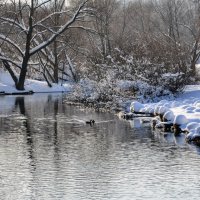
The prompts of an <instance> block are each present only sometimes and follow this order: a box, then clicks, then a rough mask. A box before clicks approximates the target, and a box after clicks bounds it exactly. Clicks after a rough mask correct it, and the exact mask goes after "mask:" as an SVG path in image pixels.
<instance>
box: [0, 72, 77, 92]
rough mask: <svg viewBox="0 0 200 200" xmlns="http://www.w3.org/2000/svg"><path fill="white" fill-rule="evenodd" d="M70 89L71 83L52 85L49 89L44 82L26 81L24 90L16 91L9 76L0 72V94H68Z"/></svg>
mask: <svg viewBox="0 0 200 200" xmlns="http://www.w3.org/2000/svg"><path fill="white" fill-rule="evenodd" d="M72 88H73V84H72V83H64V84H63V85H59V84H52V87H49V86H48V85H47V83H46V82H45V81H37V80H30V79H27V80H26V81H25V90H24V91H19V90H16V88H15V84H14V82H13V80H12V78H11V77H10V75H9V74H8V73H5V72H2V71H0V94H16V93H17V94H19V93H26V92H30V91H31V92H34V93H52V92H70V91H71V90H72Z"/></svg>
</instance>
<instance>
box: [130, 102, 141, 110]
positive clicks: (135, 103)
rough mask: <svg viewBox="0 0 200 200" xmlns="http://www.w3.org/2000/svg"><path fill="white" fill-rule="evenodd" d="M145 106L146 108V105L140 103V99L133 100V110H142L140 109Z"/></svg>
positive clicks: (131, 108) (131, 107)
mask: <svg viewBox="0 0 200 200" xmlns="http://www.w3.org/2000/svg"><path fill="white" fill-rule="evenodd" d="M143 108H144V105H143V104H141V103H139V102H138V101H134V102H132V103H131V106H130V110H131V112H141V111H140V110H141V109H143Z"/></svg>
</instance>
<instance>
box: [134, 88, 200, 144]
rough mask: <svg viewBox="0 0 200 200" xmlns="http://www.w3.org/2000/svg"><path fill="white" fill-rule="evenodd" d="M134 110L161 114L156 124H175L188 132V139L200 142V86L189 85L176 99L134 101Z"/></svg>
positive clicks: (158, 125)
mask: <svg viewBox="0 0 200 200" xmlns="http://www.w3.org/2000/svg"><path fill="white" fill-rule="evenodd" d="M130 111H132V112H142V113H152V114H154V115H159V116H160V119H158V118H155V119H154V120H157V121H156V126H157V127H160V126H161V127H162V125H163V126H164V125H166V124H173V125H174V127H175V128H177V126H178V127H180V129H181V131H184V132H186V133H187V136H186V139H187V140H188V141H196V142H200V86H199V85H191V86H187V87H186V88H185V90H184V92H183V93H182V94H180V95H179V96H178V97H177V98H176V99H174V100H172V101H169V100H162V101H159V102H158V103H147V104H140V103H139V102H132V104H131V106H130Z"/></svg>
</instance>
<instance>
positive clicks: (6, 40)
mask: <svg viewBox="0 0 200 200" xmlns="http://www.w3.org/2000/svg"><path fill="white" fill-rule="evenodd" d="M0 40H3V41H5V42H7V43H9V44H11V45H12V46H13V47H14V48H15V49H16V50H17V51H18V52H19V53H20V54H21V56H24V54H23V52H22V50H21V48H20V47H19V46H18V45H17V44H16V42H14V41H12V40H11V39H9V38H8V37H6V36H5V35H2V34H0Z"/></svg>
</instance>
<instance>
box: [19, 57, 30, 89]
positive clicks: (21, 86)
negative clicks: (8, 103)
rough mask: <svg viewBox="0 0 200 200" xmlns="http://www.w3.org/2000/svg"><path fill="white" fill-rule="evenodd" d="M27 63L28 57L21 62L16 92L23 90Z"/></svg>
mask: <svg viewBox="0 0 200 200" xmlns="http://www.w3.org/2000/svg"><path fill="white" fill-rule="evenodd" d="M28 61H29V56H27V58H25V59H24V60H23V63H22V69H21V72H20V76H19V81H18V83H17V85H16V89H17V90H24V83H25V78H26V73H27V65H28Z"/></svg>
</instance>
